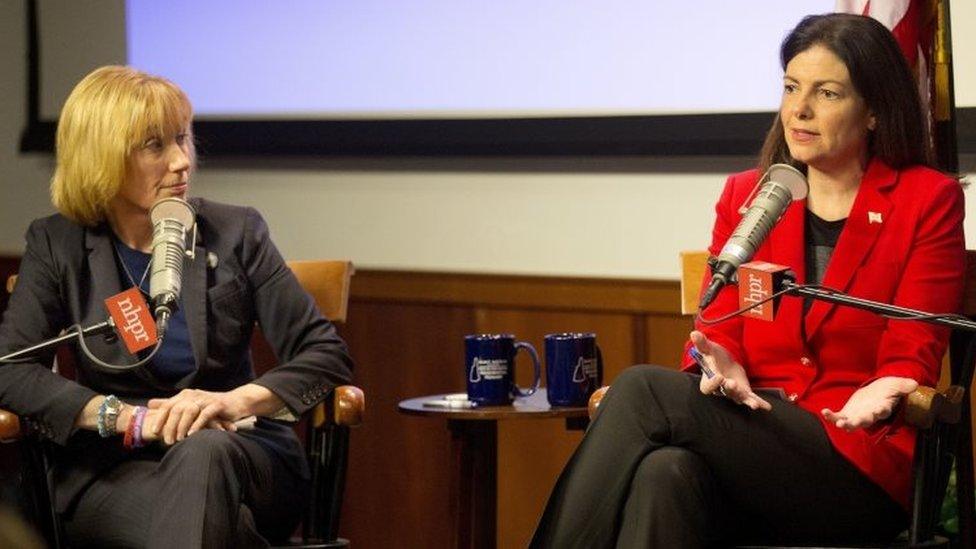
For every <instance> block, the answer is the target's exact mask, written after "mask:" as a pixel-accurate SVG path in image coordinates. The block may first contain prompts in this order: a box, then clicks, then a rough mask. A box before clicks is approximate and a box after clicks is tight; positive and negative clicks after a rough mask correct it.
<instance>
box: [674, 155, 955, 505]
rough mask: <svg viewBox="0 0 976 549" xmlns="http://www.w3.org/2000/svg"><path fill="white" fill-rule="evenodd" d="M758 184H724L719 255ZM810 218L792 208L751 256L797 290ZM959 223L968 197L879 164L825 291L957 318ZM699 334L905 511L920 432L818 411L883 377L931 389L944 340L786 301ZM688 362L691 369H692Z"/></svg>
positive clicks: (926, 330) (924, 175)
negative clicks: (785, 271) (858, 425)
mask: <svg viewBox="0 0 976 549" xmlns="http://www.w3.org/2000/svg"><path fill="white" fill-rule="evenodd" d="M758 177H759V174H758V172H757V171H756V170H751V171H748V172H743V173H740V174H736V175H733V176H731V177H729V179H728V182H727V183H726V185H725V190H724V191H723V193H722V197H721V198H720V199H719V202H718V205H717V206H716V208H715V209H716V214H717V219H716V221H715V228H714V230H713V234H712V245H711V247H710V248H709V251H710V252H711V253H712V254H713V255H717V254H718V252H719V250H720V249H721V248H722V246H723V245H724V244H725V241H726V240H727V239H728V237H729V235H730V234H731V233H732V231H733V230H734V229H735V227H736V225H737V224H738V223H739V220H740V218H741V217H742V216H741V215H740V214H739V213H738V210H739V207H740V206H742V205H743V203H744V202H745V200H746V199H747V198H748V195H749V193H750V192H751V191H752V190H753V187H755V185H756V183H757V180H758ZM805 210H806V201H805V200H798V201H795V202H794V203H793V204H792V205H791V206H790V207H789V208H788V209H787V211H786V213H785V214H784V215H783V218H782V219H781V220H780V221H779V223H778V224H777V225H776V226H775V228H774V229H773V231H772V232H771V233H770V236H769V238H767V239H766V242H765V243H764V244H763V245H762V246H761V247H760V248H759V250H757V252H756V255H755V259H760V260H764V261H769V262H771V263H777V264H780V265H787V266H790V267H792V268H793V270H794V271H795V272H796V274H797V276H798V280H799V282H803V281H804V276H805V265H804V263H805V262H804V255H805V254H804V243H805V235H804V215H805V214H804V212H805ZM963 215H964V207H963V194H962V188H961V186H960V185H959V183H958V182H957V181H955V180H954V179H952V178H950V177H947V176H945V175H943V174H941V173H939V172H937V171H934V170H931V169H928V168H923V167H912V168H907V169H904V170H901V171H896V170H893V169H892V168H890V167H888V166H887V165H885V164H884V163H883V162H881V161H879V160H873V161H871V163H870V165H869V166H868V169H867V171H866V173H865V174H864V178H863V179H862V181H861V186H860V188H859V190H858V193H857V198H856V199H855V201H854V206H853V207H852V208H851V213H850V216H849V217H848V218H847V223H846V224H845V225H844V230H843V232H841V235H840V238H839V240H838V241H837V246H836V248H835V249H834V252H833V255H832V257H831V259H830V264H829V265H828V267H827V271H826V273H825V274H824V279H823V281H822V284H823V285H825V286H828V287H831V288H835V289H837V290H841V291H844V292H847V293H848V294H850V295H853V296H857V297H863V298H867V299H873V300H877V301H881V302H885V303H893V304H896V305H901V306H904V307H911V308H916V309H921V310H924V311H930V312H937V313H941V312H949V313H952V312H957V311H958V310H959V308H960V304H961V299H962V289H963V272H964V266H965V240H964V238H963V228H962V220H963ZM737 292H738V290H737V288H736V287H734V286H731V285H730V286H727V287H725V288H724V289H723V290H722V291H721V292H720V293H719V296H718V297H717V298H716V300H715V302H714V303H713V304H712V305H711V306H709V307H708V308H707V309H706V311H705V317H706V318H716V317H718V316H720V315H721V314H722V313H725V312H730V311H733V310H735V309H737V308H738V293H737ZM801 322H802V323H803V326H804V329H805V337H804V332H802V331H801V324H800V323H801ZM696 324H697V329H699V330H701V331H702V332H704V333H705V334H706V335H707V336H708V338H709V339H711V340H712V341H715V342H717V343H719V344H721V345H722V346H723V347H725V348H726V349H728V350H729V352H731V353H732V355H733V356H734V357H735V358H736V359H737V360H738V361H739V363H740V364H742V365H743V366H744V367H745V369H746V372H748V375H749V379H750V382H751V383H752V385H753V386H754V387H781V388H783V390H784V391H785V392H786V394H787V395H789V396H790V398H791V399H792V400H794V401H795V403H796V405H798V406H800V407H802V408H804V409H805V410H808V411H809V412H810V413H812V414H814V415H815V416H816V417H817V418H818V419H820V421H821V422H822V423H823V424H824V428H825V429H826V431H827V434H828V436H829V437H830V440H831V442H832V443H833V445H834V447H835V448H836V449H837V450H838V451H839V452H840V453H841V454H842V455H844V456H845V457H846V458H847V459H848V460H850V462H851V463H853V464H854V465H855V466H856V467H857V468H858V469H860V470H861V471H862V472H864V474H865V475H867V476H868V477H869V478H871V479H872V480H873V481H874V482H876V483H877V484H879V485H880V486H881V487H882V488H884V489H885V491H887V492H888V493H889V494H890V495H891V496H892V497H893V498H894V499H895V500H896V501H898V502H900V503H901V504H902V505H903V506H905V507H906V508H908V501H909V493H910V487H911V470H912V454H913V451H914V443H915V431H914V429H912V428H911V427H909V426H906V425H904V424H902V423H901V422H899V421H898V420H897V419H896V420H894V421H889V422H882V423H881V424H878V425H876V426H873V427H872V428H869V429H866V430H865V429H858V430H855V431H854V432H851V433H848V432H846V431H844V430H843V429H838V428H837V427H835V426H833V425H832V424H829V423H828V422H827V421H826V420H824V419H823V417H822V416H821V414H820V410H821V409H823V408H830V409H832V410H835V411H836V410H840V409H841V408H842V407H843V406H844V403H845V402H847V400H848V398H849V397H850V396H851V394H852V393H854V391H855V390H857V389H858V388H859V387H861V386H863V385H865V384H867V383H868V382H870V381H872V380H874V379H876V378H879V377H883V376H898V377H909V378H912V379H914V380H916V381H918V382H919V383H921V384H925V385H934V384H935V383H936V382H937V380H938V377H939V372H940V365H941V361H942V356H943V354H944V353H945V350H946V345H947V341H948V334H949V331H948V329H945V328H940V327H935V326H931V325H928V324H923V323H920V322H911V321H896V320H886V319H884V318H882V317H880V316H877V315H875V314H873V313H869V312H867V311H861V310H857V309H853V308H848V307H841V306H837V305H831V304H829V303H825V302H820V301H818V302H814V304H813V305H812V307H811V308H810V310H809V312H808V314H806V316H804V315H803V304H802V300H801V299H800V298H794V297H784V298H783V299H782V300H781V302H780V305H779V309H778V311H777V313H776V318H775V320H774V321H773V322H764V321H761V320H756V319H743V318H735V319H733V320H730V321H727V322H723V323H720V324H716V325H712V326H705V325H702V324H700V323H696ZM688 345H689V346H690V342H689V343H688ZM686 350H687V349H686ZM685 356H686V359H685V363H684V368H685V369H691V368H692V365H691V361H690V359H687V352H686V353H685Z"/></svg>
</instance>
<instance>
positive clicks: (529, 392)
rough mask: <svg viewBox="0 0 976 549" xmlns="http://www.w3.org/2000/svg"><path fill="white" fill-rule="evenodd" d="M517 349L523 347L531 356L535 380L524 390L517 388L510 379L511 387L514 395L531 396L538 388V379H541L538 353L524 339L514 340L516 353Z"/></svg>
mask: <svg viewBox="0 0 976 549" xmlns="http://www.w3.org/2000/svg"><path fill="white" fill-rule="evenodd" d="M519 349H525V350H526V351H528V352H529V355H530V356H531V357H532V365H533V367H534V368H535V381H533V382H532V388H531V389H529V390H527V391H524V390H522V389H521V388H519V386H518V385H516V384H515V381H514V380H512V389H513V390H514V391H515V395H516V396H521V397H527V396H532V395H534V394H535V392H536V391H538V390H539V381H541V378H542V371H541V369H540V367H539V353H537V352H535V347H533V346H532V344H531V343H526V342H524V341H516V342H515V353H516V354H518V350H519Z"/></svg>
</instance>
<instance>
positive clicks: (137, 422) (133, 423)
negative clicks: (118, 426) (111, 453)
mask: <svg viewBox="0 0 976 549" xmlns="http://www.w3.org/2000/svg"><path fill="white" fill-rule="evenodd" d="M146 412H147V410H146V407H145V406H136V409H135V411H133V412H132V418H130V419H129V425H128V427H126V429H125V438H124V439H123V440H122V445H123V446H125V447H126V448H127V449H129V450H131V449H133V448H142V447H143V446H145V445H146V443H145V441H144V440H142V423H143V421H145V419H146Z"/></svg>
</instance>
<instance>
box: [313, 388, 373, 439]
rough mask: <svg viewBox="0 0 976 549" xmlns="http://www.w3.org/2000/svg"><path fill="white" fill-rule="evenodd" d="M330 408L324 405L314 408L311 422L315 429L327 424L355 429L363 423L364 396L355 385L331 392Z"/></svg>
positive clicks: (364, 410)
mask: <svg viewBox="0 0 976 549" xmlns="http://www.w3.org/2000/svg"><path fill="white" fill-rule="evenodd" d="M332 393H333V396H332V403H331V406H326V405H325V404H324V403H322V404H319V405H318V406H316V407H315V411H314V412H313V414H312V421H313V422H314V425H315V427H316V428H318V427H322V426H324V425H326V424H327V423H334V424H336V425H345V426H346V427H356V426H357V425H359V424H360V423H362V422H363V414H364V413H365V412H366V396H365V395H364V394H363V390H362V389H360V388H359V387H356V386H355V385H340V386H339V387H336V388H335V390H334V391H333V392H332Z"/></svg>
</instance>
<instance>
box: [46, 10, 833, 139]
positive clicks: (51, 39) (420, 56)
mask: <svg viewBox="0 0 976 549" xmlns="http://www.w3.org/2000/svg"><path fill="white" fill-rule="evenodd" d="M29 3H30V5H32V6H33V11H34V21H33V23H32V24H33V26H34V30H35V34H36V39H37V42H38V48H37V49H39V51H40V53H39V55H37V57H38V59H37V64H38V66H39V68H38V75H37V79H36V80H37V84H36V87H37V88H38V89H37V90H36V93H37V94H38V96H39V97H38V99H37V109H36V110H37V119H38V122H39V123H40V127H41V133H43V131H47V130H44V126H45V124H46V125H47V126H50V125H51V124H53V122H54V120H56V118H57V112H58V110H59V109H60V105H61V104H62V103H63V101H64V98H65V97H66V96H67V94H68V92H69V91H70V88H71V86H72V85H73V84H74V83H75V82H76V81H77V79H78V78H80V76H81V75H83V74H84V73H86V72H87V71H88V70H90V69H91V68H93V67H94V66H98V65H100V64H105V63H128V64H130V65H133V66H135V67H138V68H140V69H143V70H146V71H148V72H151V73H155V74H160V75H163V76H166V77H167V78H169V79H171V80H173V81H175V82H176V83H177V84H179V85H180V86H181V87H182V88H183V89H184V90H186V92H187V93H188V95H189V96H190V99H191V101H192V102H193V104H194V108H195V111H196V116H197V135H198V137H199V138H200V140H201V142H202V144H203V148H204V150H205V151H207V152H208V153H209V154H216V155H221V154H228V155H235V154H255V153H257V154H261V153H264V154H285V155H322V154H325V155H329V154H393V155H397V154H486V155H506V154H507V155H511V154H540V155H560V154H614V155H622V154H659V155H660V154H665V155H666V154H693V155H721V154H752V153H754V152H755V151H756V150H757V149H758V146H759V141H760V140H761V136H762V135H763V133H764V132H765V130H766V129H767V128H768V125H769V123H770V122H771V120H772V114H771V113H772V111H773V110H774V109H775V107H776V105H777V103H778V99H779V94H780V89H781V69H780V66H779V59H778V49H779V44H780V42H781V41H782V39H783V37H784V36H785V35H786V33H787V32H788V31H789V29H791V28H792V27H793V26H795V25H796V24H797V22H799V20H800V19H801V18H802V17H803V16H804V15H806V14H811V13H825V12H829V11H831V10H832V9H833V4H834V1H833V0H793V1H791V2H783V1H781V0H751V1H749V2H729V1H727V0H701V1H698V2H687V1H686V0H655V1H648V0H602V1H600V2H593V1H583V0H581V1H568V2H567V1H565V0H562V1H559V0H493V1H489V0H480V1H476V0H411V1H402V0H289V1H287V2H268V1H266V0H264V1H261V0H207V1H204V2H201V1H196V0H168V1H166V2H159V1H154V0H104V1H99V2H94V1H83V2H69V3H64V2H58V1H56V0H29ZM65 64H67V65H68V66H65ZM41 141H43V139H41Z"/></svg>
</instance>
